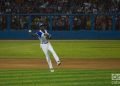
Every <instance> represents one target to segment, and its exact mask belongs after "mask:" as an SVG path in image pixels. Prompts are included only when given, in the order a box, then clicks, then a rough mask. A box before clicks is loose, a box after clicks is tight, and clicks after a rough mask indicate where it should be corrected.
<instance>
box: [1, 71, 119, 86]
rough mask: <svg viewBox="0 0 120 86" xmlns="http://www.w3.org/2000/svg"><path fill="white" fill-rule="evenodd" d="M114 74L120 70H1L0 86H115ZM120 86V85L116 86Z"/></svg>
mask: <svg viewBox="0 0 120 86" xmlns="http://www.w3.org/2000/svg"><path fill="white" fill-rule="evenodd" d="M112 73H120V70H80V69H71V70H70V69H69V70H66V69H59V70H58V69H57V70H56V71H55V72H54V73H51V72H49V71H48V70H45V69H43V70H42V69H41V70H12V69H11V70H7V69H3V70H0V86H113V85H112V80H111V74H112ZM114 86H119V85H114Z"/></svg>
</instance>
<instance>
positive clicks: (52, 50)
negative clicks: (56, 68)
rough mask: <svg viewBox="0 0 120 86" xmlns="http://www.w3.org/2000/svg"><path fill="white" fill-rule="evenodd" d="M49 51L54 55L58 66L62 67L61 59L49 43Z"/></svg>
mask: <svg viewBox="0 0 120 86" xmlns="http://www.w3.org/2000/svg"><path fill="white" fill-rule="evenodd" d="M48 50H49V51H50V52H51V53H52V55H53V57H54V59H55V61H56V62H57V65H60V64H61V62H60V59H59V57H58V55H57V54H56V52H55V51H54V49H53V47H52V45H51V44H50V43H48Z"/></svg>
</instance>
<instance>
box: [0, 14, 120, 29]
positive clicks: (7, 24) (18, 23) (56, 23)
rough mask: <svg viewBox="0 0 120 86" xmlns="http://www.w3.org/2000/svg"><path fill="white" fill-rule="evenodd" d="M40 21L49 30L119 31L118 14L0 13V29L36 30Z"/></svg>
mask: <svg viewBox="0 0 120 86" xmlns="http://www.w3.org/2000/svg"><path fill="white" fill-rule="evenodd" d="M40 21H43V22H44V23H46V25H48V27H47V29H48V30H49V31H120V14H0V31H21V30H22V31H24V30H28V29H32V30H36V29H39V28H38V27H37V23H38V22H40Z"/></svg>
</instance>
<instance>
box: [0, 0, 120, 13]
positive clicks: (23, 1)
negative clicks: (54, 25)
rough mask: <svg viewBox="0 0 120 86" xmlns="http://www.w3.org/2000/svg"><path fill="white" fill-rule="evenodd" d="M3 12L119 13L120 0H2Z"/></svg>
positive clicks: (0, 8) (0, 0)
mask: <svg viewBox="0 0 120 86" xmlns="http://www.w3.org/2000/svg"><path fill="white" fill-rule="evenodd" d="M0 3H1V4H0V14H1V13H11V14H14V13H65V14H71V13H72V14H75V13H94V14H96V13H118V12H120V1H119V0H0Z"/></svg>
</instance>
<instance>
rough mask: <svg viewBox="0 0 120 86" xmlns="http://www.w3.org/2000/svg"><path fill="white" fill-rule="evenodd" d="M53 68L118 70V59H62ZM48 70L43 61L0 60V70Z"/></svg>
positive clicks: (119, 60)
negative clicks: (59, 63)
mask: <svg viewBox="0 0 120 86" xmlns="http://www.w3.org/2000/svg"><path fill="white" fill-rule="evenodd" d="M52 61H53V66H54V68H76V69H120V59H62V64H61V65H60V66H59V67H57V65H56V63H55V61H54V60H52ZM42 68H45V69H47V68H48V65H47V62H46V60H45V59H0V69H42Z"/></svg>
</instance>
